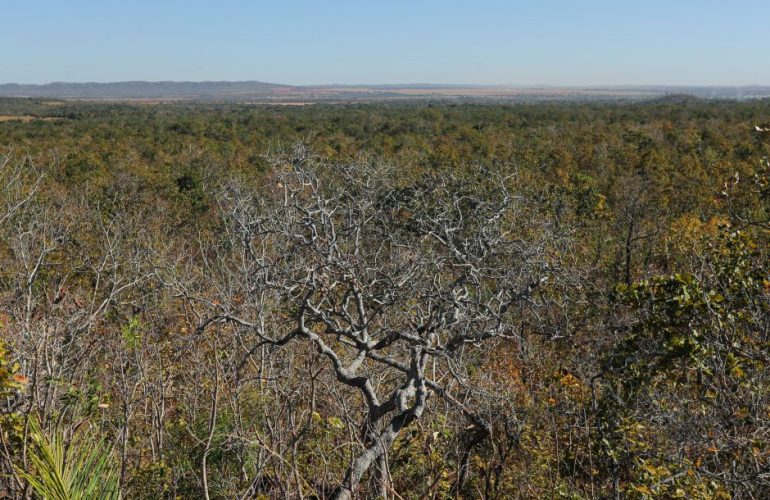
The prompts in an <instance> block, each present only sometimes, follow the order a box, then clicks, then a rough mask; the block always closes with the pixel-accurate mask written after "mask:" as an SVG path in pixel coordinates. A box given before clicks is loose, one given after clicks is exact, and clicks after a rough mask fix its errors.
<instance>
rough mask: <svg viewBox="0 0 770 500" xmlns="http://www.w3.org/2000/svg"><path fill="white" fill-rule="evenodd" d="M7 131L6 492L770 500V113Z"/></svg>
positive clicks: (192, 113)
mask: <svg viewBox="0 0 770 500" xmlns="http://www.w3.org/2000/svg"><path fill="white" fill-rule="evenodd" d="M0 116H5V117H14V116H15V117H24V119H10V118H5V119H3V120H1V121H0V172H1V173H2V179H3V183H2V185H1V186H0V332H2V336H0V425H1V429H2V431H0V496H2V495H8V496H10V497H12V498H22V497H25V496H37V497H41V498H42V497H46V498H89V495H90V497H93V495H96V496H101V497H104V498H107V497H117V493H116V491H115V487H119V489H120V491H121V492H122V495H123V497H125V498H177V497H181V498H200V497H205V498H211V497H214V498H230V497H242V498H253V497H276V498H282V497H292V498H299V497H319V498H326V497H332V496H337V497H340V498H345V497H350V496H376V495H378V494H379V495H382V496H390V497H395V498H426V497H429V498H433V497H435V498H441V497H449V496H459V497H476V498H477V497H484V498H511V497H514V498H515V497H524V498H539V497H551V498H557V497H558V498H584V497H588V498H610V497H624V498H661V497H664V498H720V497H723V498H730V497H736V498H766V497H768V496H770V437H769V436H770V370H769V368H770V366H769V365H770V336H769V335H770V245H768V243H770V241H769V240H770V164H768V160H767V158H768V157H769V156H770V133H768V132H766V131H764V128H763V127H764V124H765V123H766V122H767V121H768V119H769V118H768V117H770V101H754V102H743V103H735V102H726V101H725V102H720V101H710V102H707V101H698V100H693V99H689V98H684V97H682V98H680V97H676V98H667V99H661V100H659V101H655V102H648V103H637V104H634V103H629V104H611V105H609V104H606V105H602V104H581V105H578V104H549V105H515V106H506V105H474V104H456V105H449V104H446V103H433V104H430V103H422V104H379V105H363V104H361V105H314V106H307V107H267V106H257V105H251V106H250V105H245V104H187V103H175V104H141V105H140V104H137V105H128V104H109V103H83V102H80V103H77V102H55V101H45V100H19V99H0ZM757 125H759V126H760V127H759V129H757V128H756V126H757ZM94 450H99V451H98V452H96V451H94ZM73 464H75V465H73ZM83 470H87V471H90V472H89V473H87V474H83V473H82V471H83ZM95 479H96V480H95ZM89 488H90V489H89ZM99 488H101V490H100V489H99ZM94 491H100V493H88V492H94Z"/></svg>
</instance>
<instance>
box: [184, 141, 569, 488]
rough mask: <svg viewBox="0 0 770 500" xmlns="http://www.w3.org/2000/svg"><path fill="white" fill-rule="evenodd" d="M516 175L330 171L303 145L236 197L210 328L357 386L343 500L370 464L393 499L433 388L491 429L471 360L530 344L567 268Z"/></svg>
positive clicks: (232, 191)
mask: <svg viewBox="0 0 770 500" xmlns="http://www.w3.org/2000/svg"><path fill="white" fill-rule="evenodd" d="M512 182H513V177H511V178H505V177H502V176H498V175H493V174H491V173H484V175H483V176H481V177H480V178H479V180H477V181H474V182H470V181H463V180H461V179H459V178H454V177H452V176H443V177H439V176H435V177H425V178H421V179H416V180H412V181H408V180H406V179H404V178H399V173H398V171H397V170H396V169H394V168H392V167H389V166H384V165H377V164H372V163H367V162H363V163H362V164H357V165H345V166H330V165H324V164H321V163H319V162H317V161H315V160H314V159H313V158H312V157H311V156H310V155H309V154H308V152H307V151H306V150H304V149H303V148H297V149H295V150H294V151H293V153H292V154H291V155H290V156H287V157H284V158H281V159H279V160H278V161H276V168H275V173H274V176H273V177H272V178H271V180H270V183H269V184H268V185H265V186H262V187H261V188H260V189H258V190H256V191H254V192H249V191H248V190H247V189H245V188H244V186H242V185H239V186H233V185H231V186H230V188H229V190H228V191H227V192H226V193H225V195H224V199H225V200H226V201H225V202H224V203H225V208H226V210H227V211H228V214H229V215H228V217H227V224H228V225H229V226H230V234H232V235H234V236H235V237H234V238H233V242H234V243H237V244H238V246H239V248H240V250H239V251H238V252H236V255H237V257H236V258H234V259H232V261H231V265H232V268H231V270H232V271H233V273H234V274H237V279H238V280H239V282H240V284H241V285H240V287H239V292H238V293H237V294H236V293H233V292H232V291H229V292H228V293H227V294H225V295H226V296H223V297H225V298H227V297H229V299H230V300H216V301H211V300H209V301H208V306H209V308H208V311H209V312H208V313H202V314H201V315H200V321H199V328H201V329H204V328H206V327H207V326H208V325H211V324H215V323H221V322H229V323H232V324H235V325H237V326H238V327H239V328H241V329H244V330H245V331H249V332H252V333H253V334H254V339H255V345H254V346H253V347H252V348H251V349H250V351H249V353H248V354H253V353H254V352H257V351H258V349H259V348H260V346H264V345H273V346H285V345H289V344H293V343H295V342H298V341H305V342H309V343H310V344H312V345H313V346H314V348H315V349H316V351H317V352H318V353H319V355H321V356H322V357H323V358H325V359H326V360H327V362H328V364H329V366H330V367H331V368H332V369H333V373H334V378H335V379H336V380H337V381H338V382H339V383H340V384H342V386H343V387H347V388H348V389H350V390H353V391H354V392H356V393H358V394H359V396H360V398H361V401H362V402H363V408H362V409H363V410H364V411H363V413H362V414H361V416H360V418H359V419H358V427H359V442H358V444H357V445H356V446H354V447H352V448H351V449H350V458H349V464H348V467H347V471H346V472H345V475H344V478H343V479H342V482H341V484H340V485H339V487H338V488H337V489H336V491H335V493H334V496H335V497H336V498H350V497H351V496H353V495H354V494H355V492H356V491H357V489H358V488H359V486H360V485H361V483H362V480H363V478H364V476H365V474H366V473H367V471H370V470H373V471H374V476H373V477H374V478H376V480H375V483H376V485H375V487H376V489H377V491H378V494H379V495H380V496H382V497H389V496H391V494H392V491H391V488H392V487H391V484H390V479H389V463H388V452H389V450H390V449H391V446H392V445H393V443H394V441H395V440H396V438H397V437H398V436H399V434H400V432H401V431H402V430H403V429H404V428H405V427H407V426H409V425H410V424H411V423H412V422H414V421H416V420H417V419H419V418H420V417H421V416H422V415H423V413H424V412H425V411H426V407H427V402H428V399H429V396H430V394H436V395H437V396H438V397H439V398H440V399H442V400H444V401H445V402H446V403H448V404H450V405H451V406H453V407H455V408H456V409H458V410H459V411H461V412H462V413H463V414H464V415H465V416H466V417H467V418H468V419H469V420H470V422H471V428H472V429H475V431H474V432H475V433H476V434H477V435H479V436H482V438H483V436H486V435H487V434H488V432H489V429H488V424H487V422H486V421H485V420H484V419H483V418H481V416H480V415H478V414H477V413H476V412H475V411H474V410H473V409H472V408H471V407H470V406H468V405H466V404H465V403H464V401H466V400H468V398H469V397H470V395H472V394H473V393H474V390H475V388H474V387H472V386H471V385H470V384H469V380H470V377H469V376H468V369H469V366H468V362H469V361H468V359H466V356H467V354H468V353H471V352H479V351H481V352H483V350H484V349H488V348H493V346H494V345H495V344H496V342H499V341H505V340H511V339H517V338H519V335H520V333H521V328H523V327H524V317H525V316H526V315H527V311H528V310H530V309H532V306H536V305H538V303H539V302H542V300H544V297H545V295H547V294H545V293H541V289H543V288H544V285H547V284H548V282H549V280H552V279H553V278H554V276H555V275H556V273H557V272H558V269H556V268H555V267H554V266H553V265H552V263H553V262H555V261H556V260H557V258H558V254H557V245H556V244H555V242H556V241H557V240H559V238H557V237H556V236H555V233H554V231H553V230H552V229H553V228H552V227H551V226H550V225H549V224H548V222H547V221H546V219H545V218H544V217H543V216H542V214H540V213H539V212H538V207H537V206H536V205H535V204H533V203H531V200H529V199H527V198H525V197H523V196H516V195H514V194H513V193H512V192H511V191H510V186H511V184H512ZM230 281H232V275H231V279H230ZM228 290H229V289H228ZM236 295H237V296H238V297H239V299H238V300H232V299H233V298H234V297H235V296H236ZM244 296H246V297H247V298H244ZM203 302H205V301H203ZM472 441H473V442H474V443H477V442H479V441H480V439H478V438H477V439H474V440H472Z"/></svg>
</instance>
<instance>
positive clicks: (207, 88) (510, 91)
mask: <svg viewBox="0 0 770 500" xmlns="http://www.w3.org/2000/svg"><path fill="white" fill-rule="evenodd" d="M669 96H673V97H669ZM684 96H692V97H695V98H702V99H737V100H745V99H756V98H764V97H770V86H745V87H727V86H723V87H708V86H699V87H697V86H689V87H688V86H591V87H574V86H572V87H570V86H565V87H556V86H501V85H436V84H426V83H413V84H389V85H313V86H296V85H283V84H277V83H265V82H258V81H243V82H170V81H169V82H144V81H133V82H114V83H62V82H56V83H48V84H45V85H22V84H16V83H6V84H0V97H35V98H55V99H99V100H155V101H156V100H235V101H259V102H273V103H284V104H291V103H312V102H355V101H359V102H361V101H373V100H378V101H382V100H393V99H399V100H404V99H440V100H457V99H462V100H484V101H516V102H542V101H617V100H649V99H661V98H663V99H665V100H667V101H670V102H671V101H681V100H683V99H684Z"/></svg>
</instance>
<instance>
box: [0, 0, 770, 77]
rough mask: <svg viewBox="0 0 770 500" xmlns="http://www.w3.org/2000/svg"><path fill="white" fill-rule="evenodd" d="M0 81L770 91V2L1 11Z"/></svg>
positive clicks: (37, 3) (56, 2) (289, 4)
mask: <svg viewBox="0 0 770 500" xmlns="http://www.w3.org/2000/svg"><path fill="white" fill-rule="evenodd" d="M0 19H1V20H2V22H1V23H0V82H19V83H46V82H51V81H121V80H262V81H269V82H277V83H290V84H311V83H414V82H430V83H484V84H520V85H533V84H551V85H586V84H719V85H744V84H770V0H721V1H716V0H666V1H659V0H646V1H643V0H635V1H627V0H614V1H609V0H607V1H604V0H601V1H600V0H582V1H581V0H570V1H566V0H565V1H559V0H529V1H503V0H475V1H463V2H460V1H453V0H411V1H401V0H394V1H388V0H377V1H367V0H358V1H348V0H345V1H338V0H323V1H322V0H316V1H311V0H304V1H302V0H276V1H271V2H266V1H246V0H217V1H214V0H210V1H202V0H184V1H182V0H178V1H177V0H153V1H150V0H131V1H128V0H122V1H117V0H91V1H85V0H66V1H65V0H0Z"/></svg>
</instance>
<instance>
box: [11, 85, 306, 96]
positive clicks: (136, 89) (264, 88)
mask: <svg viewBox="0 0 770 500" xmlns="http://www.w3.org/2000/svg"><path fill="white" fill-rule="evenodd" d="M291 88H292V87H291V86H289V85H278V84H274V83H265V82H256V81H247V82H142V81H134V82H113V83H63V82H56V83H48V84H45V85H21V84H16V83H7V84H2V85H0V97H55V98H62V99H67V98H69V99H161V98H163V99H174V98H178V99H233V98H235V99H238V98H240V99H252V98H255V99H258V98H266V97H270V96H276V95H281V94H284V93H286V92H288V91H290V90H291Z"/></svg>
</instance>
